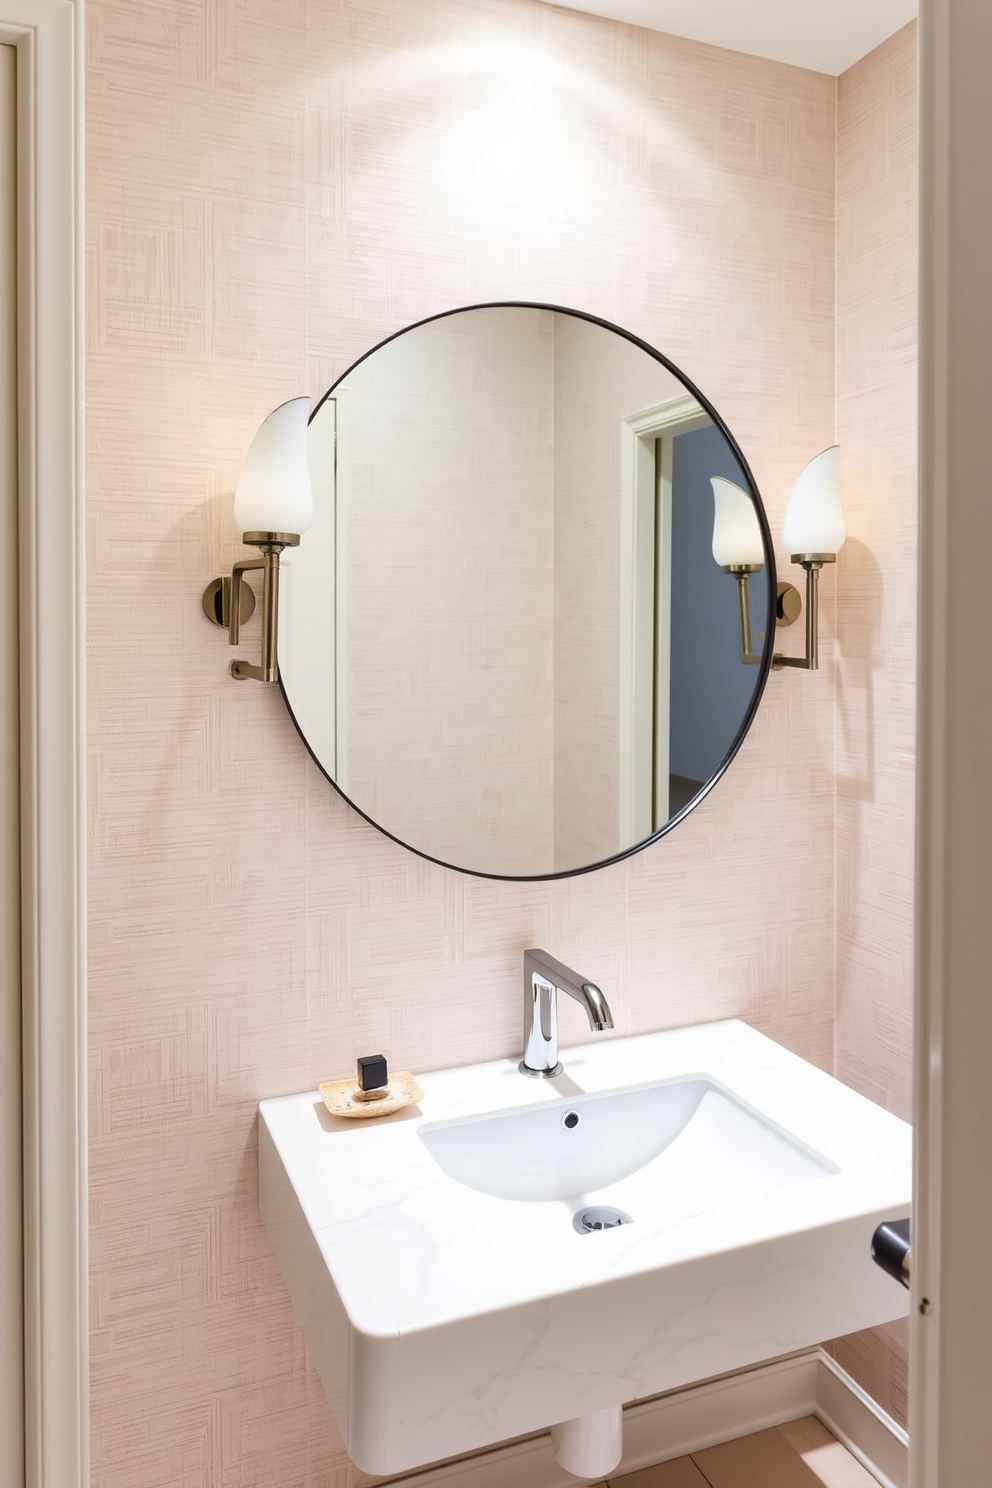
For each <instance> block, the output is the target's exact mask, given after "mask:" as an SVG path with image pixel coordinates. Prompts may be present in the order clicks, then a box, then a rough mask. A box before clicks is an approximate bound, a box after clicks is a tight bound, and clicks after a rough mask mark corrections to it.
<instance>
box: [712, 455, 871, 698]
mask: <svg viewBox="0 0 992 1488" xmlns="http://www.w3.org/2000/svg"><path fill="white" fill-rule="evenodd" d="M839 453H840V449H839V446H838V445H836V444H834V445H831V446H830V448H829V449H825V450H824V451H823V452H822V454H819V455H817V456H816V457H815V458H814V459H812V460H810V462H809V464H808V465H807V466H806V467H805V469H804V470H802V471H801V472H800V474H799V479H798V480H797V481H796V483H795V485H794V486H793V488H792V494H791V496H790V497H789V504H788V507H787V508H786V513H785V523H784V526H783V528H782V540H783V542H784V543H785V546H786V547H787V548H788V550H789V552H790V554H791V556H792V561H793V563H798V564H800V566H801V567H802V568H804V569H805V570H806V654H805V656H783V655H782V654H781V653H780V652H776V653H775V655H774V656H773V657H772V666H773V667H774V668H775V669H776V670H778V669H780V668H781V667H799V668H801V669H802V670H803V671H807V672H815V671H816V670H817V668H818V667H819V664H820V663H819V654H818V649H817V621H818V609H817V606H818V597H819V588H818V578H819V573H820V569H821V568H822V567H823V565H824V564H825V563H833V562H835V561H836V558H837V554H838V553H839V552H840V550H841V548H842V547H843V546H844V537H845V532H844V512H843V509H842V508H841V504H840V487H839V483H838V479H837V459H838V455H839ZM710 485H711V486H712V487H713V557H714V559H715V560H716V562H717V563H718V564H719V565H720V567H721V568H722V569H723V571H724V573H729V574H733V576H734V578H735V579H736V580H737V600H738V609H739V612H740V627H741V661H742V663H745V664H747V663H750V662H757V661H760V660H761V657H760V655H758V656H756V655H754V654H753V653H752V651H751V621H750V616H749V613H748V597H747V580H748V575H749V574H753V573H757V572H758V570H759V569H760V568H761V567H762V565H763V564H764V561H765V551H764V546H763V544H762V541H761V529H760V528H759V526H758V518H757V516H756V514H755V510H754V505H753V503H752V501H751V498H750V497H749V496H748V494H747V492H746V491H742V490H741V488H740V486H735V485H734V483H733V482H732V481H728V480H724V479H723V477H722V476H711V478H710ZM801 612H802V601H801V599H800V597H799V591H798V589H796V588H795V586H794V585H792V584H786V583H780V584H779V586H778V594H777V596H776V601H775V619H776V625H781V626H786V625H792V624H793V623H794V621H796V620H798V619H799V616H800V614H801Z"/></svg>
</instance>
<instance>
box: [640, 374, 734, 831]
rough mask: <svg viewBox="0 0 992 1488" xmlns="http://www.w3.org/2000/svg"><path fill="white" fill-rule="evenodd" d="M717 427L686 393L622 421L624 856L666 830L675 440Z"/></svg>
mask: <svg viewBox="0 0 992 1488" xmlns="http://www.w3.org/2000/svg"><path fill="white" fill-rule="evenodd" d="M712 422H713V420H712V419H711V418H710V416H709V414H708V413H707V412H706V411H705V409H703V408H701V407H700V406H699V403H698V401H697V400H696V399H695V398H694V397H693V396H692V394H691V393H686V392H681V393H676V394H674V395H673V396H672V397H670V398H666V399H665V400H664V402H662V403H656V404H654V405H653V406H652V407H650V408H642V409H641V410H640V411H639V412H638V413H631V414H627V415H626V417H624V418H623V419H621V421H620V688H619V706H620V723H619V740H620V766H619V791H618V796H619V799H618V825H619V843H620V847H621V849H623V847H624V846H625V845H629V844H630V843H631V842H640V841H643V840H644V838H646V837H650V836H651V834H652V832H654V831H655V830H656V829H657V827H659V826H661V825H663V823H662V822H660V821H657V820H656V815H657V812H656V796H657V793H658V787H659V778H663V779H666V780H667V775H668V743H667V731H666V734H665V737H664V738H661V737H660V733H659V724H660V721H661V720H660V717H659V716H658V715H659V713H660V704H659V701H658V699H659V698H660V697H662V696H664V697H667V695H668V671H669V655H670V646H669V642H670V634H669V632H670V626H669V609H670V603H669V593H670V589H671V531H672V506H671V499H672V490H671V487H672V472H671V465H672V440H673V439H674V438H675V436H676V435H677V434H687V433H690V432H691V431H692V430H693V429H703V428H706V427H707V425H709V424H711V423H712ZM658 441H660V442H661V446H662V448H661V451H660V459H659V457H658V454H656V450H655V446H656V443H657V442H658ZM659 467H660V468H659ZM659 529H660V530H659ZM667 820H668V813H667V810H666V811H665V821H667Z"/></svg>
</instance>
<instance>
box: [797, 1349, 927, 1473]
mask: <svg viewBox="0 0 992 1488" xmlns="http://www.w3.org/2000/svg"><path fill="white" fill-rule="evenodd" d="M815 1414H816V1415H817V1416H819V1418H820V1420H821V1421H822V1422H823V1424H824V1426H826V1427H827V1428H828V1430H830V1431H832V1432H833V1434H834V1436H836V1438H837V1440H838V1441H842V1442H843V1443H844V1445H845V1447H847V1449H848V1451H849V1452H851V1453H853V1455H854V1456H855V1457H857V1459H858V1461H859V1462H860V1463H862V1464H863V1465H864V1466H865V1467H866V1468H867V1469H868V1471H869V1472H870V1473H871V1474H872V1475H873V1476H874V1477H876V1478H877V1479H878V1481H879V1482H880V1483H881V1485H882V1488H908V1485H909V1437H908V1435H907V1434H906V1432H905V1431H904V1430H903V1428H902V1427H901V1426H900V1425H899V1424H898V1422H896V1421H893V1419H892V1417H891V1416H890V1415H887V1414H886V1412H885V1411H884V1410H883V1409H882V1407H881V1406H880V1405H878V1404H877V1403H876V1402H875V1401H874V1400H872V1398H871V1396H870V1395H869V1394H868V1393H867V1391H865V1390H862V1388H861V1386H860V1385H859V1384H858V1383H857V1381H855V1380H853V1379H852V1378H851V1376H850V1375H849V1374H847V1373H846V1372H845V1371H844V1370H843V1369H841V1367H840V1365H839V1364H836V1363H834V1361H833V1359H831V1358H830V1357H829V1356H828V1355H827V1354H824V1353H822V1352H821V1353H820V1370H819V1376H818V1380H817V1390H816V1411H815Z"/></svg>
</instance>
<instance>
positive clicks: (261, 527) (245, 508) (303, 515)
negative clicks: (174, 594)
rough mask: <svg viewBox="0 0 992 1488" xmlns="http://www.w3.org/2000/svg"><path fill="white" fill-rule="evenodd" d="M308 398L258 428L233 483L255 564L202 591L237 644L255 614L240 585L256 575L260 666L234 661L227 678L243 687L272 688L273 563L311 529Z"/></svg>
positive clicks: (237, 514)
mask: <svg viewBox="0 0 992 1488" xmlns="http://www.w3.org/2000/svg"><path fill="white" fill-rule="evenodd" d="M309 414H310V399H309V398H291V399H290V401H289V402H288V403H282V404H280V406H279V407H278V408H276V409H275V410H274V411H273V412H272V413H270V414H269V416H268V418H267V419H265V420H264V422H263V423H262V424H261V426H260V428H259V430H258V433H257V434H256V435H255V437H254V439H253V440H252V442H251V444H250V446H249V448H248V453H247V455H246V456H245V463H244V465H243V466H242V467H241V475H240V477H239V478H238V489H237V492H236V493H235V497H234V520H235V522H236V523H237V524H238V527H239V528H240V530H241V533H242V537H243V541H244V542H246V543H247V544H248V545H249V546H250V547H253V548H258V549H260V551H261V554H262V556H261V557H260V558H245V559H243V560H242V561H241V562H240V563H236V564H235V565H234V568H233V569H232V570H231V576H230V578H226V577H225V578H220V579H213V580H212V581H211V582H210V583H209V584H208V585H207V587H206V589H205V590H204V591H203V608H204V611H205V612H206V615H207V618H208V619H210V620H212V621H213V622H214V624H215V625H223V626H225V627H226V628H227V634H228V641H229V642H230V644H231V645H232V646H236V645H237V644H238V641H239V638H240V634H241V625H242V623H243V622H244V621H246V620H249V619H250V618H251V616H252V614H253V613H254V610H255V596H254V594H253V593H252V590H251V589H250V588H249V586H248V585H247V584H246V583H245V582H244V575H245V574H246V573H247V572H248V571H249V569H256V568H260V569H261V570H262V658H261V665H260V666H255V665H253V664H252V663H251V662H248V661H240V660H239V661H232V662H231V676H232V677H236V678H237V679H238V680H239V681H243V680H244V679H245V678H247V677H252V678H254V679H255V680H256V681H258V682H278V680H279V667H278V662H277V659H276V643H277V640H278V624H279V555H280V554H281V553H282V551H283V549H284V548H295V547H297V546H298V545H299V541H300V537H301V536H302V534H303V533H304V532H306V530H307V528H308V527H309V526H310V521H311V518H312V516H313V495H312V493H311V490H310V467H309V462H308V459H307V422H308V418H309Z"/></svg>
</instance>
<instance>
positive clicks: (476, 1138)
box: [420, 1076, 836, 1202]
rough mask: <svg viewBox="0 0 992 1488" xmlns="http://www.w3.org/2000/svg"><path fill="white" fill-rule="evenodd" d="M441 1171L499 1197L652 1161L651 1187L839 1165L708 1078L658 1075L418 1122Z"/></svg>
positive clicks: (580, 1189)
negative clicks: (514, 1107)
mask: <svg viewBox="0 0 992 1488" xmlns="http://www.w3.org/2000/svg"><path fill="white" fill-rule="evenodd" d="M420 1140H421V1141H422V1142H423V1144H424V1146H425V1147H426V1148H427V1150H428V1152H429V1153H430V1154H431V1156H432V1157H433V1159H434V1161H435V1162H436V1163H437V1165H438V1167H439V1168H440V1169H441V1171H442V1172H443V1173H447V1174H448V1176H449V1177H450V1178H456V1179H457V1180H458V1182H459V1183H466V1184H467V1185H468V1186H469V1188H475V1189H478V1190H479V1192H480V1193H487V1194H492V1195H493V1196H494V1197H495V1198H497V1199H523V1200H527V1199H529V1200H531V1201H533V1202H538V1201H543V1200H547V1199H575V1200H576V1202H578V1200H579V1199H582V1198H584V1199H587V1200H588V1199H595V1198H598V1197H599V1194H598V1190H600V1189H603V1188H605V1187H606V1186H607V1185H609V1184H612V1183H617V1182H619V1180H620V1179H621V1178H628V1177H630V1175H631V1174H632V1173H637V1172H640V1170H641V1169H643V1168H645V1167H647V1166H648V1165H650V1174H645V1178H646V1179H648V1180H649V1181H650V1182H651V1183H652V1185H657V1192H658V1193H659V1194H663V1193H665V1192H666V1191H667V1192H678V1193H680V1194H684V1193H685V1192H686V1191H687V1189H688V1188H689V1187H691V1188H692V1189H693V1190H695V1189H698V1188H700V1187H707V1186H709V1187H712V1186H714V1185H717V1186H719V1185H726V1184H741V1183H743V1184H751V1183H759V1184H763V1185H768V1184H774V1185H779V1184H788V1183H803V1182H805V1181H806V1180H807V1179H809V1178H822V1177H823V1175H824V1173H832V1172H836V1168H835V1167H834V1166H833V1164H832V1163H830V1162H829V1161H828V1160H827V1159H826V1158H824V1157H821V1156H820V1155H819V1154H818V1153H815V1152H811V1151H809V1150H808V1149H807V1148H805V1147H803V1146H802V1145H801V1144H800V1143H799V1142H796V1141H795V1140H793V1138H791V1137H790V1136H788V1135H787V1133H785V1132H782V1131H778V1130H777V1129H776V1128H775V1127H773V1126H772V1125H771V1124H770V1123H769V1122H767V1121H766V1120H764V1118H763V1117H761V1116H760V1115H759V1114H758V1113H757V1112H756V1111H753V1110H751V1109H749V1108H748V1107H747V1106H745V1105H743V1104H742V1102H741V1101H739V1100H737V1099H736V1098H735V1097H734V1096H733V1095H732V1094H731V1093H730V1092H729V1091H728V1090H725V1089H724V1088H723V1087H722V1086H721V1085H718V1084H716V1083H715V1082H714V1081H713V1080H709V1079H706V1078H705V1077H704V1076H697V1077H696V1078H695V1079H688V1080H658V1081H656V1082H655V1083H654V1084H651V1085H640V1086H637V1087H636V1088H634V1089H632V1090H630V1089H628V1090H613V1091H607V1092H604V1093H603V1094H601V1095H581V1096H576V1097H574V1098H571V1099H563V1100H561V1101H559V1102H557V1103H556V1104H555V1105H554V1106H552V1107H550V1108H549V1107H547V1106H541V1107H538V1108H537V1109H535V1108H534V1107H532V1106H528V1107H523V1108H522V1109H521V1110H518V1111H501V1112H500V1113H499V1114H498V1115H495V1116H467V1117H462V1118H461V1119H460V1120H455V1121H436V1122H430V1123H426V1124H424V1125H423V1126H421V1127H420Z"/></svg>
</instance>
